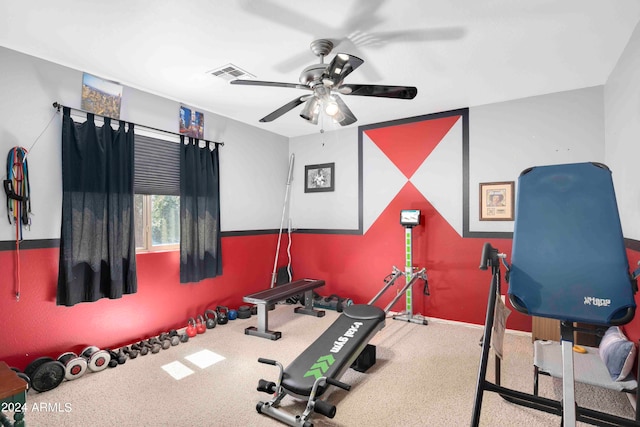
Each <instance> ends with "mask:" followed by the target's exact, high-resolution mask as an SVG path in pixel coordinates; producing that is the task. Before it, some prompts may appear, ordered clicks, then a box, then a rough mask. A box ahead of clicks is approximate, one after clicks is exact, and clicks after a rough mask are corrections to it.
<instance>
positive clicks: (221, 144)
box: [53, 101, 224, 147]
mask: <svg viewBox="0 0 640 427" xmlns="http://www.w3.org/2000/svg"><path fill="white" fill-rule="evenodd" d="M53 108H55V109H57V110H58V112H60V108H69V109H70V110H74V111H79V112H81V113H85V114H94V115H96V116H100V117H104V118H106V119H111V120H117V121H123V122H124V121H127V120H122V119H114V118H113V117H109V116H103V115H101V114H96V113H92V112H91V111H86V110H81V109H79V108H73V107H68V106H66V105H62V104H60V103H59V102H57V101H56V102H54V103H53ZM127 122H128V121H127ZM128 123H131V124H133V125H134V126H139V127H142V128H146V129H151V130H155V131H158V132H164V133H169V134H171V135H177V136H188V135H183V134H181V133H176V132H171V131H168V130H164V129H158V128H154V127H151V126H146V125H140V124H137V123H133V122H128ZM196 139H197V138H196ZM202 141H204V142H212V143H214V144H216V145H220V146H222V147H224V142H217V141H209V140H207V139H202Z"/></svg>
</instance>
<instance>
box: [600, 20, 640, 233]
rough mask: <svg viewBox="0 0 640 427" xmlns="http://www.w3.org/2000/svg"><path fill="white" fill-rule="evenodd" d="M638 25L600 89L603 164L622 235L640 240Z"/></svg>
mask: <svg viewBox="0 0 640 427" xmlns="http://www.w3.org/2000/svg"><path fill="white" fill-rule="evenodd" d="M638 76H640V25H638V26H637V27H636V29H635V31H634V32H633V34H632V35H631V38H630V39H629V43H628V44H627V46H626V48H625V49H624V51H623V53H622V55H621V56H620V59H619V60H618V63H617V64H616V67H615V68H614V70H613V71H612V72H611V75H610V76H609V79H608V80H607V83H606V85H605V88H604V123H605V163H606V164H607V165H608V166H609V167H610V168H611V170H612V172H613V183H614V185H615V189H616V197H617V200H618V207H619V210H620V220H621V222H622V231H623V234H624V236H625V237H626V238H629V239H633V240H640V173H639V171H640V163H639V162H640V78H638Z"/></svg>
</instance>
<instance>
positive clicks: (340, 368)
mask: <svg viewBox="0 0 640 427" xmlns="http://www.w3.org/2000/svg"><path fill="white" fill-rule="evenodd" d="M425 272H426V270H425V269H424V268H423V269H421V270H420V271H418V272H415V273H414V275H413V276H412V277H411V280H410V281H408V282H407V283H406V284H405V286H404V287H403V288H402V290H401V291H400V292H398V294H397V295H396V296H395V297H394V299H393V300H392V301H391V302H390V303H389V304H388V305H387V307H386V308H385V309H384V310H383V309H381V308H378V307H376V306H374V305H373V304H374V303H375V302H376V300H378V298H380V296H381V295H382V294H383V293H384V292H385V291H386V290H387V289H389V287H390V286H391V285H392V284H393V283H394V282H395V281H396V279H398V278H399V277H400V276H403V275H404V273H403V272H402V271H400V270H398V269H396V268H394V273H393V276H392V278H391V279H390V280H389V281H388V282H385V286H384V287H383V289H382V290H381V291H380V292H378V294H377V295H376V296H375V297H373V299H372V300H371V301H370V302H369V303H368V304H356V305H350V306H347V307H346V308H345V309H344V310H343V312H342V314H341V315H340V317H338V318H337V319H336V320H335V322H334V323H333V324H332V325H331V326H330V327H329V329H327V330H326V331H325V332H324V333H323V334H322V335H320V337H319V338H318V339H317V340H316V341H315V342H313V343H312V344H311V345H310V346H309V347H308V348H307V349H306V350H305V351H304V352H302V354H300V355H299V356H298V357H297V358H296V359H295V360H294V361H293V362H292V363H291V364H290V365H289V366H287V368H286V369H285V368H284V367H283V366H282V364H280V363H279V362H276V361H275V360H270V359H264V358H260V359H258V362H260V363H266V364H269V365H274V366H277V367H278V368H279V370H280V375H279V378H278V381H277V383H275V382H270V381H266V380H263V379H261V380H260V381H259V383H258V391H262V392H265V393H267V394H271V395H273V398H272V399H271V400H270V401H267V402H258V404H257V406H256V409H257V411H258V412H259V413H261V414H265V415H268V416H270V417H272V418H275V419H277V420H279V421H281V422H283V423H286V424H288V425H290V426H303V427H312V426H313V424H312V423H311V421H310V420H309V418H310V417H311V415H312V413H313V412H315V413H319V414H321V415H324V416H326V417H329V418H333V417H334V416H335V414H336V407H335V406H334V405H331V404H330V403H328V402H326V401H324V400H321V399H320V396H322V395H323V393H325V391H326V390H327V388H328V386H329V385H333V386H336V387H340V388H342V389H344V390H349V389H350V388H351V386H349V385H348V384H345V383H343V382H340V381H339V378H340V377H341V376H342V374H343V373H344V371H346V370H347V369H348V368H349V367H350V366H354V369H356V370H359V371H361V372H363V371H365V370H366V369H367V368H368V367H369V366H371V365H373V364H374V363H375V347H374V346H371V345H369V344H368V342H369V341H370V340H371V338H373V336H374V335H375V334H376V333H377V332H378V331H379V330H381V329H382V328H384V326H385V318H386V314H387V312H388V311H389V310H390V309H391V307H393V305H394V304H395V303H396V302H397V301H398V299H399V298H400V297H401V296H402V295H403V294H404V293H405V292H406V291H407V289H410V288H411V286H413V284H414V283H415V282H416V281H417V280H418V279H421V280H426V273H425ZM367 348H368V349H370V350H369V351H368V350H367ZM359 359H365V360H363V361H362V363H360V360H359ZM371 359H373V360H371ZM358 365H360V366H361V367H362V368H363V369H358ZM286 395H291V396H293V397H295V398H298V399H302V400H306V401H307V405H306V408H305V410H304V412H303V413H302V414H299V415H293V414H290V413H288V412H285V411H283V410H282V409H280V408H279V405H280V402H281V401H282V399H283V398H284V397H285V396H286Z"/></svg>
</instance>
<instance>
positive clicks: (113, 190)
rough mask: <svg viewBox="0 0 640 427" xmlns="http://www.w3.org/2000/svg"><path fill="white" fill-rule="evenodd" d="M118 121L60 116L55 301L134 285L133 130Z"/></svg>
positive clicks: (115, 292) (130, 289)
mask: <svg viewBox="0 0 640 427" xmlns="http://www.w3.org/2000/svg"><path fill="white" fill-rule="evenodd" d="M126 127H127V124H126V123H125V122H122V121H120V126H119V129H118V130H113V129H112V128H111V121H110V119H108V118H105V119H104V125H103V126H102V127H97V126H96V125H95V123H94V115H93V114H87V120H86V122H84V123H81V124H78V123H75V122H74V121H73V119H72V118H71V114H70V109H69V108H64V113H63V120H62V230H61V235H60V263H59V270H58V292H57V300H56V302H57V305H65V306H72V305H75V304H77V303H80V302H86V301H96V300H98V299H101V298H112V299H115V298H121V297H122V296H123V294H132V293H135V292H136V291H137V279H136V248H135V246H136V245H135V228H134V227H135V226H134V209H133V207H134V203H133V177H134V161H133V159H134V130H133V124H132V123H129V124H128V130H126V129H125V128H126Z"/></svg>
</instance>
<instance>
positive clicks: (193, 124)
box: [180, 105, 204, 139]
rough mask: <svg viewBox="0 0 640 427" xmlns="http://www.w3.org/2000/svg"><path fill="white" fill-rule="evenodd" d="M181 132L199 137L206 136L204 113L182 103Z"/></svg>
mask: <svg viewBox="0 0 640 427" xmlns="http://www.w3.org/2000/svg"><path fill="white" fill-rule="evenodd" d="M180 133H181V134H182V135H187V136H191V137H193V138H197V139H202V138H204V114H202V113H201V112H200V111H196V110H192V109H191V108H189V107H185V106H184V105H181V106H180Z"/></svg>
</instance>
